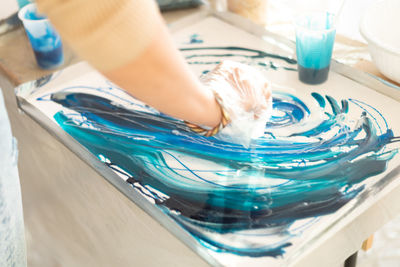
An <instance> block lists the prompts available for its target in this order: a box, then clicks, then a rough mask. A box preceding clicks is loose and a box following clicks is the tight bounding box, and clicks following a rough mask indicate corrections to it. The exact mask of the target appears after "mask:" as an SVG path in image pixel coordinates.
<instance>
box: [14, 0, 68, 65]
mask: <svg viewBox="0 0 400 267" xmlns="http://www.w3.org/2000/svg"><path fill="white" fill-rule="evenodd" d="M18 17H19V18H20V20H21V21H22V22H23V24H24V27H25V30H26V33H27V35H28V38H29V41H30V43H31V46H32V48H33V52H34V53H35V57H36V61H37V63H38V65H39V67H41V68H43V69H52V68H55V67H58V66H60V65H61V64H62V63H63V62H64V55H63V48H62V43H61V38H60V36H59V35H58V33H57V32H56V31H55V30H54V28H53V26H52V25H51V24H50V22H49V20H48V19H47V18H46V17H43V16H41V15H39V14H38V13H37V9H36V5H35V4H29V5H26V6H24V7H23V8H22V9H21V10H20V11H19V13H18Z"/></svg>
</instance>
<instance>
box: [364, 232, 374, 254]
mask: <svg viewBox="0 0 400 267" xmlns="http://www.w3.org/2000/svg"><path fill="white" fill-rule="evenodd" d="M373 242H374V235H371V236H370V237H368V239H367V240H365V241H364V242H363V244H362V249H363V250H364V251H367V250H369V249H370V248H371V247H372V243H373Z"/></svg>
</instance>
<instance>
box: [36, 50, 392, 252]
mask: <svg viewBox="0 0 400 267" xmlns="http://www.w3.org/2000/svg"><path fill="white" fill-rule="evenodd" d="M199 51H200V52H201V53H199ZM183 53H184V54H185V56H186V59H187V60H188V62H189V64H195V65H201V66H204V68H205V72H206V71H207V70H209V69H211V68H212V67H213V66H214V65H215V64H217V63H218V62H220V60H221V59H226V58H229V59H235V60H238V61H242V62H248V60H249V59H250V60H251V62H252V63H253V64H254V65H256V66H258V67H260V68H265V69H267V70H269V71H271V70H272V71H273V70H282V71H295V64H296V62H295V61H294V60H292V59H289V58H285V57H281V56H277V55H273V54H270V53H265V52H263V51H258V50H254V49H247V48H243V47H210V48H204V47H203V48H193V47H191V48H187V49H183ZM281 63H282V64H281ZM291 66H294V68H292V67H291ZM111 89H112V90H111ZM118 90H119V89H118V88H115V87H113V85H111V84H107V86H105V87H91V86H90V85H88V84H82V85H77V86H73V87H67V88H63V89H62V90H59V91H58V92H55V93H52V94H49V95H45V96H42V97H40V98H38V100H39V101H52V102H53V103H57V104H59V105H61V106H62V108H61V107H60V111H59V112H57V113H56V114H55V116H54V119H55V120H56V122H57V123H58V124H59V125H60V126H61V127H62V128H63V129H64V130H65V131H66V132H67V133H69V134H70V135H71V136H72V137H74V138H75V139H76V140H77V141H78V142H79V143H80V144H82V145H83V146H84V147H86V148H87V149H88V150H89V151H90V152H91V153H93V154H94V155H96V156H97V157H98V158H99V160H101V161H102V162H103V163H104V164H106V165H107V166H109V167H110V168H112V169H113V170H114V171H115V172H117V173H118V174H119V175H120V176H121V178H123V179H124V180H126V182H127V183H128V184H130V185H131V186H132V187H133V188H135V189H136V190H138V191H139V192H141V194H142V195H143V196H144V197H145V198H147V199H148V200H149V201H151V202H152V203H154V204H155V205H156V206H157V207H159V208H160V209H162V210H163V211H164V212H165V213H166V214H168V215H169V216H171V217H172V218H173V219H174V220H175V221H176V222H177V223H178V224H180V225H181V226H182V227H183V228H184V229H185V230H187V231H188V232H190V233H191V234H192V235H193V236H194V237H195V238H196V239H197V240H198V241H199V243H200V244H201V245H202V246H204V247H206V248H207V249H210V250H212V251H214V252H216V253H225V254H226V253H230V254H235V255H237V256H246V257H264V256H271V257H276V256H281V255H284V253H285V249H286V248H288V247H290V246H291V245H292V242H291V240H292V238H293V237H294V236H299V235H301V234H302V232H303V231H304V230H305V229H308V228H309V227H310V226H311V225H313V224H314V223H315V222H316V221H317V220H318V218H319V217H320V216H322V215H326V214H331V213H335V212H336V211H338V210H339V209H340V208H341V207H343V206H344V205H345V204H346V203H348V202H349V201H351V200H352V199H354V198H355V197H356V196H357V195H358V194H359V193H360V192H362V191H363V190H364V188H365V185H364V184H363V182H364V181H365V180H366V179H368V178H369V177H371V176H374V175H378V174H381V173H383V172H384V171H385V170H386V168H387V164H388V162H389V161H390V160H391V159H392V158H393V157H394V156H395V154H396V153H397V148H394V147H393V145H392V146H389V144H391V143H394V142H396V141H398V138H396V137H394V134H393V132H392V130H391V129H390V127H389V125H388V123H387V122H386V120H385V118H384V117H383V116H382V114H381V113H380V112H379V111H378V110H376V109H375V108H374V107H373V106H371V105H369V104H368V103H364V102H361V101H358V100H357V99H350V98H349V99H334V98H333V97H331V96H329V95H321V94H320V93H317V92H313V93H311V94H310V95H309V96H307V97H306V99H300V98H298V97H297V96H295V95H293V94H292V93H291V92H287V91H285V90H281V91H279V90H276V91H275V92H274V94H273V103H274V104H273V108H274V111H273V116H272V118H271V121H270V122H269V123H268V124H267V125H266V128H265V136H264V137H262V138H259V139H257V140H254V141H253V143H252V144H251V146H250V148H248V149H246V148H244V147H242V146H240V145H236V144H232V143H225V142H222V141H219V140H217V139H215V138H205V137H201V136H197V135H196V134H194V133H192V132H190V131H189V129H188V128H187V127H186V126H185V124H184V123H182V122H181V121H179V120H176V119H174V118H171V117H168V116H166V115H163V114H160V113H159V112H158V111H156V110H154V109H152V108H150V107H148V106H146V105H144V104H142V103H140V102H139V101H136V100H134V99H128V100H127V99H124V100H121V99H119V98H118V97H117V96H116V95H115V94H113V93H112V92H113V91H118ZM128 102H129V105H127V103H128ZM355 114H356V115H355ZM304 219H306V220H304ZM296 222H302V223H301V224H300V225H299V226H296V227H295V228H293V227H292V226H293V225H294V224H295V223H296Z"/></svg>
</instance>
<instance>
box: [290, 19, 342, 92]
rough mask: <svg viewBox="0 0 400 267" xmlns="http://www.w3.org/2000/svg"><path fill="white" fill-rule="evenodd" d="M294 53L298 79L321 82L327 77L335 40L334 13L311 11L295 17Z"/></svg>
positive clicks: (315, 82)
mask: <svg viewBox="0 0 400 267" xmlns="http://www.w3.org/2000/svg"><path fill="white" fill-rule="evenodd" d="M294 24H295V28H296V55H297V63H298V72H299V79H300V81H302V82H304V83H307V84H321V83H323V82H325V81H326V80H327V79H328V74H329V68H330V63H331V58H332V51H333V45H334V42H335V35H336V27H335V15H333V14H332V13H329V12H313V13H306V14H303V15H300V16H298V17H297V18H296V19H295V22H294Z"/></svg>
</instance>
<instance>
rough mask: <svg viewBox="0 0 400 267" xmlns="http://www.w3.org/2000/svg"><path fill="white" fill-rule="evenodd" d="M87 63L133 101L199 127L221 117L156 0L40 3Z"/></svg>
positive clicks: (56, 0) (45, 0) (39, 0)
mask: <svg viewBox="0 0 400 267" xmlns="http://www.w3.org/2000/svg"><path fill="white" fill-rule="evenodd" d="M37 3H38V5H39V8H40V9H41V10H42V11H43V12H45V13H46V14H47V15H48V16H49V18H50V20H51V22H52V23H53V24H54V26H55V27H56V29H57V30H58V31H59V32H60V34H61V36H62V38H63V39H64V40H65V41H67V42H68V43H69V45H70V46H71V47H72V48H74V50H75V51H76V52H77V53H78V55H80V56H81V57H82V58H83V59H85V60H87V61H88V62H89V63H90V64H91V65H93V66H94V67H95V68H97V69H98V70H99V71H100V72H102V73H103V74H104V75H105V76H107V77H108V78H109V79H110V80H111V81H113V82H114V83H116V84H117V85H119V86H120V87H121V88H123V89H125V90H127V91H128V92H129V93H130V94H132V95H133V96H134V97H136V98H138V99H140V100H142V101H144V102H145V103H147V104H148V105H150V106H153V107H154V108H156V109H159V110H160V111H162V112H164V113H166V114H168V115H171V116H174V117H177V118H180V119H183V120H187V121H190V122H192V123H195V124H201V125H207V126H215V125H217V124H218V123H219V120H220V117H221V113H220V108H219V106H218V104H217V103H216V101H215V99H214V97H213V95H212V93H211V92H210V91H209V90H205V89H203V88H202V86H201V85H200V83H199V81H198V80H197V78H196V77H194V75H193V74H192V73H191V72H190V71H189V69H188V66H187V65H186V63H185V62H184V60H183V58H182V56H181V55H180V53H179V52H178V51H177V49H176V48H175V46H174V45H173V41H172V40H171V37H170V36H169V34H168V31H167V29H166V26H165V25H164V22H163V20H162V18H161V15H160V14H159V11H158V9H157V7H156V5H155V3H154V1H152V0H68V1H65V0H37Z"/></svg>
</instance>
